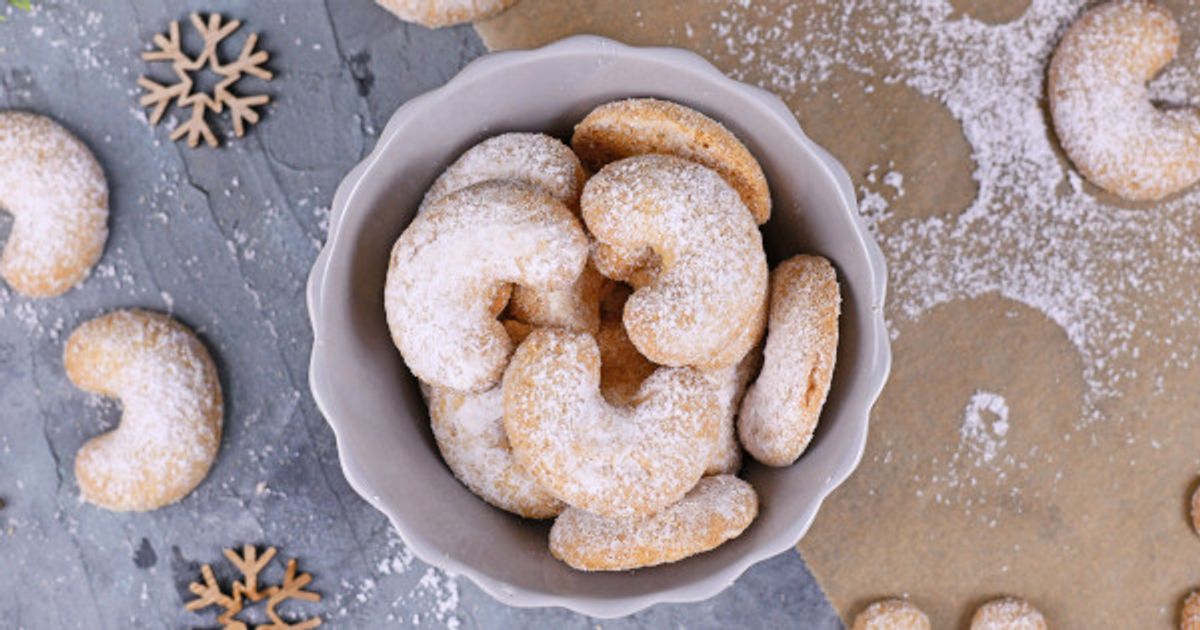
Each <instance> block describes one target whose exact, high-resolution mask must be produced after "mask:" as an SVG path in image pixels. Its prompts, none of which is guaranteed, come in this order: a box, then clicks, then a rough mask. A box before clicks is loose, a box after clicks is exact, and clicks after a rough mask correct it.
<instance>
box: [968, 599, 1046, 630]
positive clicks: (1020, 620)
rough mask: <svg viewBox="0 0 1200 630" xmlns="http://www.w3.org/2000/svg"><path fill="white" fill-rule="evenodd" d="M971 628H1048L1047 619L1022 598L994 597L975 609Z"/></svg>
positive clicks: (1018, 629) (1002, 629) (997, 629)
mask: <svg viewBox="0 0 1200 630" xmlns="http://www.w3.org/2000/svg"><path fill="white" fill-rule="evenodd" d="M971 630H1046V619H1045V618H1044V617H1042V613H1040V612H1038V611H1037V609H1036V608H1034V607H1033V606H1030V605H1029V602H1026V601H1025V600H1022V599H1017V598H1015V597H1002V598H1000V599H994V600H992V601H990V602H988V603H986V604H984V605H982V606H980V607H979V609H978V610H976V611H975V616H973V617H971Z"/></svg>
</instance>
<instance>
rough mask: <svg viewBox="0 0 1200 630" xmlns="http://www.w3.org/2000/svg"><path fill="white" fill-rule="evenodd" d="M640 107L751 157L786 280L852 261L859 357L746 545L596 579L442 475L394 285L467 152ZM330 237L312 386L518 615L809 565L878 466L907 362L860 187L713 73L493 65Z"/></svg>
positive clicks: (428, 115)
mask: <svg viewBox="0 0 1200 630" xmlns="http://www.w3.org/2000/svg"><path fill="white" fill-rule="evenodd" d="M634 96H655V97H659V98H665V99H669V100H673V101H678V102H681V103H685V104H687V105H690V106H692V107H694V108H696V109H698V110H700V111H702V112H705V113H707V114H709V115H710V116H712V117H713V118H716V119H717V120H719V121H721V122H723V123H724V124H725V125H726V126H727V127H729V128H730V129H731V130H732V131H733V132H734V133H736V134H737V136H738V137H739V138H741V139H742V140H743V141H744V142H745V143H746V145H747V146H749V148H750V150H751V151H753V153H754V154H755V155H756V156H757V157H758V159H759V160H760V162H761V163H762V166H763V170H764V171H765V172H766V174H767V178H768V180H769V182H770V185H771V192H772V195H773V197H774V212H773V217H772V219H771V221H770V222H769V223H768V224H767V225H766V226H764V228H763V233H764V241H765V244H766V247H767V252H768V255H769V256H770V258H771V260H772V261H773V262H777V261H779V260H782V259H784V258H787V257H789V256H791V255H793V254H796V253H799V252H805V253H814V254H821V255H823V256H826V257H828V258H829V259H830V260H832V261H833V263H834V265H835V266H836V267H837V269H838V273H839V277H840V280H841V283H842V292H843V300H844V303H843V314H842V319H841V331H842V332H841V343H840V347H839V349H838V360H837V367H836V370H835V374H834V381H833V387H832V389H831V391H830V394H829V401H828V403H827V404H826V407H825V410H824V413H823V415H822V420H821V424H820V426H819V428H818V430H817V434H816V437H815V439H814V440H813V442H812V445H811V446H810V447H809V448H808V451H807V452H806V453H805V454H804V456H803V457H801V459H800V461H798V462H797V463H796V464H795V465H793V466H791V467H788V468H776V469H772V468H767V467H763V466H759V465H757V464H754V463H750V464H749V465H747V467H746V469H745V470H744V471H743V475H742V476H743V477H744V478H745V479H747V480H748V481H749V482H750V483H752V484H753V485H754V487H755V489H756V490H757V491H758V493H759V496H760V498H761V505H762V508H761V512H760V514H759V517H758V520H757V521H755V522H754V524H753V525H752V526H751V527H750V528H749V529H748V530H747V531H746V532H745V533H744V534H743V535H742V536H741V537H739V538H737V539H736V540H733V541H731V542H729V543H727V544H725V545H723V546H721V547H719V548H718V549H716V550H714V551H711V552H709V553H705V554H701V555H699V556H696V557H693V558H689V559H687V560H684V561H682V562H678V563H675V564H670V565H665V566H660V567H654V568H649V569H641V570H638V571H632V572H625V573H583V572H579V571H574V570H572V569H570V568H568V567H567V566H566V565H564V564H563V563H561V562H559V561H557V560H555V559H554V558H553V557H552V556H551V555H550V552H549V550H548V549H547V546H546V540H547V532H548V530H549V523H548V522H546V523H537V522H531V521H523V520H522V519H520V518H517V517H514V516H512V515H509V514H507V513H504V512H502V511H500V510H497V509H494V508H492V507H490V506H488V505H487V504H485V503H484V502H483V501H481V500H479V499H477V498H476V497H475V496H474V495H472V494H471V493H470V492H469V491H467V490H466V489H465V488H464V487H463V486H461V485H460V484H459V483H458V481H456V480H455V478H454V477H453V476H452V475H451V473H450V471H449V470H448V469H447V468H446V466H445V465H444V464H443V463H442V460H441V458H440V457H439V455H438V451H437V448H436V447H435V445H434V442H433V438H432V436H431V434H430V430H429V422H428V416H427V412H426V409H425V406H424V403H423V402H422V400H421V396H420V394H419V392H418V389H417V386H416V382H415V380H414V378H413V376H412V375H411V374H410V373H409V371H408V369H407V368H406V367H405V366H404V363H403V361H402V360H401V358H400V353H399V352H397V351H396V350H395V348H394V347H393V346H392V343H391V341H390V337H389V335H388V328H387V324H386V321H385V317H384V309H383V285H384V277H385V274H386V268H387V263H388V254H389V251H390V249H391V246H392V243H393V241H395V239H396V238H397V237H398V236H399V234H400V233H401V232H402V231H403V230H404V228H405V226H406V225H407V224H408V222H409V221H410V220H411V219H412V217H413V214H414V212H415V209H416V207H417V204H418V202H419V200H420V199H421V196H422V195H423V193H424V192H425V189H426V187H428V186H429V184H430V183H431V182H432V181H433V179H434V178H435V177H436V176H437V174H438V173H439V172H440V171H441V170H442V169H443V168H445V166H446V165H447V164H448V163H449V162H451V161H452V160H453V159H454V158H456V157H457V156H458V155H459V154H460V153H461V152H462V151H464V150H466V149H467V148H468V147H470V146H472V145H473V144H475V143H476V142H479V141H480V140H483V139H484V138H487V137H489V136H492V135H495V134H498V133H502V132H506V131H544V132H547V133H550V134H553V135H556V136H558V137H560V138H569V136H570V132H571V129H572V126H573V125H574V123H575V122H577V121H579V120H580V119H582V118H583V116H584V115H585V114H586V113H587V112H588V111H590V110H591V109H592V108H593V107H595V106H596V105H599V104H601V103H605V102H608V101H611V100H614V99H620V98H626V97H634ZM330 223H331V225H330V230H329V238H328V241H327V242H326V244H325V248H324V249H323V250H322V251H321V254H320V256H318V258H317V261H316V263H315V264H314V265H313V269H312V274H311V276H310V278H309V285H308V308H309V313H310V316H311V318H312V325H313V334H314V338H315V339H314V344H313V351H312V363H311V366H310V374H309V378H310V381H311V385H312V390H313V396H314V398H315V399H316V402H317V404H318V406H319V407H320V408H321V411H322V412H323V413H324V414H325V417H326V419H327V420H328V422H329V424H330V426H332V427H333V430H334V433H335V434H336V435H337V441H338V452H339V455H340V457H341V462H342V468H343V470H344V471H345V474H346V478H347V479H348V480H349V482H350V485H351V486H352V487H354V489H355V490H356V491H358V493H359V494H361V495H362V496H363V497H364V498H366V500H367V501H369V502H370V503H371V504H372V505H374V506H375V507H376V508H378V509H379V510H380V511H382V512H383V513H385V514H387V516H388V517H389V518H390V519H391V521H392V523H393V524H394V525H395V527H396V529H397V530H398V531H399V533H400V535H401V536H402V537H403V539H404V541H405V542H406V543H407V544H408V545H409V547H411V548H412V550H413V552H414V553H415V554H416V555H417V556H418V557H419V558H421V559H422V560H424V561H425V562H427V563H429V564H432V565H435V566H438V567H441V568H443V569H447V570H450V571H453V572H455V573H459V574H462V575H465V576H467V577H468V578H470V579H471V580H473V581H474V582H475V583H476V584H478V585H479V586H480V587H481V588H482V589H483V590H485V591H487V592H488V593H490V594H491V595H492V596H493V597H495V598H496V599H498V600H500V601H502V602H504V603H506V604H510V605H513V606H562V607H565V608H569V609H571V610H575V611H578V612H580V613H584V614H588V615H592V616H595V617H616V616H620V615H626V614H630V613H633V612H635V611H637V610H640V609H643V608H646V607H648V606H651V605H653V604H657V603H662V602H687V601H698V600H703V599H706V598H709V597H711V596H713V595H715V594H717V593H718V592H720V591H721V590H722V589H724V588H725V587H727V586H729V585H730V584H732V583H733V581H734V580H735V579H737V577H738V576H739V575H741V574H742V572H744V571H745V570H746V569H747V568H748V567H750V566H751V565H753V564H754V563H756V562H760V561H762V560H765V559H767V558H770V557H772V556H775V555H777V554H780V553H782V552H785V551H789V550H791V549H792V548H793V547H794V546H795V545H796V543H797V542H798V541H799V540H800V538H801V537H802V536H803V535H804V533H805V532H806V531H807V530H808V527H809V525H811V523H812V521H813V518H814V517H815V516H816V513H817V509H818V508H819V507H820V505H821V502H822V500H824V498H825V497H826V496H828V495H829V493H830V492H832V491H833V489H834V488H836V487H837V486H838V485H839V484H841V483H842V481H843V480H845V479H846V477H848V476H849V475H850V473H851V471H853V470H854V468H855V467H856V466H857V465H858V462H859V460H860V459H861V457H862V453H863V448H864V446H865V444H866V438H867V421H868V415H869V412H870V409H871V406H872V405H873V404H874V402H875V399H876V398H877V397H878V395H879V392H880V390H881V389H882V388H883V383H884V381H885V380H886V378H887V373H888V369H889V365H890V360H891V357H890V350H889V346H888V337H887V332H886V330H885V327H884V322H883V315H882V308H883V300H884V285H885V279H886V272H885V269H884V261H883V257H882V255H881V254H880V251H879V248H878V247H877V246H876V244H875V242H874V241H873V240H872V238H871V236H870V235H869V234H868V233H867V231H866V230H865V228H864V226H863V225H862V223H861V221H860V219H859V217H858V213H857V209H856V205H855V198H854V193H853V189H852V187H851V184H850V179H849V177H848V176H847V175H846V172H845V170H844V169H843V168H842V166H841V165H840V164H838V163H837V161H836V160H834V159H833V158H832V157H831V156H830V155H829V154H828V153H827V152H826V151H825V150H823V149H822V148H821V147H819V146H817V145H816V144H814V143H813V142H812V141H811V140H809V139H808V137H806V136H805V135H804V132H803V131H801V129H800V125H799V124H797V122H796V120H795V118H794V117H793V116H792V114H791V112H790V111H788V109H787V107H786V106H785V105H784V104H783V102H782V101H780V100H779V99H778V98H777V97H775V96H774V95H772V94H769V93H767V92H765V91H763V90H760V89H758V88H755V87H751V86H748V85H745V84H743V83H739V82H737V81H734V80H732V79H729V78H727V77H726V76H724V75H723V74H721V72H720V71H718V70H717V69H716V68H715V67H713V66H712V65H710V64H709V63H708V62H707V61H705V60H704V59H702V58H701V57H699V56H697V55H695V54H693V53H690V52H686V51H683V50H677V49H667V48H632V47H628V46H625V45H622V44H619V43H616V42H613V41H611V40H607V39H603V38H599V37H592V36H579V37H572V38H569V39H566V40H563V41H561V42H558V43H555V44H552V45H550V46H546V47H544V48H540V49H537V50H531V51H520V52H503V53H496V54H491V55H487V56H485V57H482V58H481V59H479V60H477V61H475V62H473V63H471V64H470V65H468V66H467V67H466V68H465V69H463V71H462V72H460V73H459V74H458V76H456V77H455V78H454V79H452V80H451V81H450V82H449V83H447V84H446V85H445V86H443V87H441V88H438V89H436V90H434V91H432V92H429V93H428V94H425V95H423V96H420V97H418V98H414V99H412V100H411V101H409V102H408V103H406V104H405V105H404V106H403V107H401V108H400V109H399V110H397V111H396V113H395V115H393V116H392V119H391V121H390V122H389V123H388V125H387V128H386V129H385V130H384V132H383V135H382V136H381V137H380V139H379V143H378V145H377V146H376V147H375V150H374V151H373V152H372V153H371V155H370V156H368V157H367V158H366V159H365V160H363V162H362V163H360V164H359V165H358V166H357V167H355V168H354V170H352V171H351V172H350V173H349V174H348V175H347V176H346V178H345V180H344V181H343V182H342V184H341V186H340V187H339V188H338V191H337V195H336V197H335V198H334V203H333V210H332V217H331V219H330Z"/></svg>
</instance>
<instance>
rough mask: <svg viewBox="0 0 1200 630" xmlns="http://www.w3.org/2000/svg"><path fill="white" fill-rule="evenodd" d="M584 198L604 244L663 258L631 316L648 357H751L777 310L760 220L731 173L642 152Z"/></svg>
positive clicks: (697, 361) (707, 361)
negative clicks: (771, 301) (729, 178)
mask: <svg viewBox="0 0 1200 630" xmlns="http://www.w3.org/2000/svg"><path fill="white" fill-rule="evenodd" d="M580 205H581V207H582V213H583V219H584V222H585V223H586V224H587V227H588V229H589V230H590V231H591V233H592V234H593V235H594V236H595V237H596V240H597V242H598V243H599V244H600V246H601V247H603V246H613V247H617V248H620V249H623V250H626V251H632V252H644V251H647V250H650V251H653V252H654V253H655V254H656V255H657V259H658V261H659V267H660V268H659V270H658V272H657V273H655V274H654V277H653V279H652V280H651V281H650V282H648V283H647V284H644V285H643V286H640V287H638V288H637V289H636V290H635V291H634V293H633V295H632V296H631V297H630V298H629V300H628V302H626V303H625V310H624V316H623V320H624V323H625V329H626V331H628V334H629V338H630V339H631V340H632V341H633V343H634V345H635V346H637V348H638V350H639V351H641V353H642V354H644V355H645V356H646V358H648V359H650V360H651V361H653V362H655V363H658V364H661V365H670V366H684V365H691V366H697V367H700V368H702V369H718V368H723V367H728V366H730V365H734V364H736V363H737V362H738V361H740V360H741V359H742V357H744V356H746V353H747V352H748V351H749V350H750V348H751V347H753V345H754V343H755V339H756V337H757V332H758V327H759V326H761V324H762V321H763V320H762V313H763V311H765V309H766V307H767V306H766V305H767V277H768V276H767V263H766V255H765V253H764V252H763V245H762V235H761V234H759V231H758V227H757V226H756V225H755V224H754V221H753V220H752V219H751V218H750V215H749V214H748V213H747V212H746V207H745V204H743V203H742V201H741V199H740V198H739V197H738V195H737V193H736V192H734V190H733V189H732V188H730V187H729V184H727V183H725V180H723V179H721V178H720V177H719V176H718V175H717V174H716V173H715V172H713V171H712V170H709V169H707V168H705V167H703V166H700V165H698V164H695V163H693V162H688V161H687V160H683V159H680V158H676V157H671V156H666V155H644V156H638V157H632V158H627V159H624V160H621V161H619V162H613V163H612V164H609V165H608V166H606V167H604V169H603V170H601V171H600V172H599V173H597V174H596V175H595V176H594V177H592V178H591V179H590V180H588V183H587V185H586V186H584V190H583V198H582V201H581V204H580ZM594 260H595V259H594ZM597 268H598V269H599V270H600V272H601V273H604V271H605V270H604V269H603V268H601V267H600V266H599V265H597ZM618 279H619V278H618Z"/></svg>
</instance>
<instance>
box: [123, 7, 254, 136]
mask: <svg viewBox="0 0 1200 630" xmlns="http://www.w3.org/2000/svg"><path fill="white" fill-rule="evenodd" d="M191 19H192V26H193V27H195V29H196V31H197V32H199V33H200V36H201V37H202V38H203V41H204V47H203V48H202V49H201V51H200V54H199V55H198V56H196V57H195V58H193V57H192V56H190V55H188V54H187V53H186V52H184V50H183V43H182V40H181V39H180V37H179V22H171V26H170V28H169V30H168V31H167V34H166V35H163V34H162V33H159V34H158V35H155V36H154V44H155V45H156V46H158V49H156V50H150V51H147V52H144V53H142V59H145V60H146V61H168V62H170V63H171V68H172V70H173V71H174V72H175V76H176V78H177V81H176V82H175V83H171V84H168V85H163V84H160V83H157V82H155V81H152V80H151V79H149V78H147V77H145V76H141V77H138V85H140V86H142V88H143V89H145V90H146V92H147V93H146V94H145V95H143V96H142V98H141V104H142V106H143V107H153V108H154V110H153V111H152V112H151V113H150V124H151V125H157V124H158V122H159V121H160V120H162V117H163V114H164V113H166V111H167V108H168V107H169V106H170V105H171V103H172V102H174V103H175V104H176V106H178V107H180V108H183V109H190V110H191V115H190V116H189V118H188V120H187V121H186V122H184V123H182V124H180V125H179V126H178V127H176V128H175V130H174V131H172V132H171V139H172V140H179V139H180V138H182V137H184V136H185V135H186V136H187V143H188V146H190V147H194V146H196V145H197V144H199V142H200V138H204V141H205V142H207V143H208V145H209V146H213V147H215V146H217V137H216V135H214V134H213V132H212V128H211V127H209V125H208V120H207V117H206V115H207V113H208V112H210V111H211V112H213V113H214V114H220V113H222V112H223V111H225V108H226V107H228V108H229V115H230V118H232V120H233V132H234V135H236V136H237V137H239V138H240V137H242V135H243V134H245V132H246V127H245V125H246V123H250V124H254V123H256V122H258V119H259V115H258V112H256V111H255V110H254V108H255V107H259V106H262V105H266V104H267V103H269V102H271V97H270V96H267V95H266V94H253V95H249V96H237V95H235V94H234V93H233V92H232V91H231V89H232V88H233V85H234V84H235V83H237V82H238V81H239V80H240V79H241V78H242V77H243V76H245V75H251V76H255V77H258V78H260V79H262V80H264V81H269V80H270V79H271V77H272V76H273V75H272V74H271V71H269V70H267V69H266V68H263V64H265V63H266V62H267V60H268V59H270V58H271V56H270V54H268V53H267V52H266V51H262V50H255V47H256V46H257V45H258V34H257V33H252V34H250V36H249V37H247V38H246V43H245V44H244V45H243V46H242V52H241V54H239V55H238V57H237V59H235V60H234V61H232V62H230V63H222V62H221V56H220V54H219V53H218V52H217V47H218V46H219V45H220V44H221V42H222V41H224V40H225V39H226V38H227V37H229V36H230V35H232V34H233V32H234V31H236V30H237V29H238V27H239V26H241V25H242V23H241V22H240V21H238V20H233V21H231V22H225V23H222V21H223V18H222V17H221V16H220V15H219V14H216V13H212V14H210V15H209V16H208V21H207V22H206V21H205V20H204V19H203V18H201V17H200V14H198V13H193V14H192V17H191ZM192 72H212V73H214V74H216V75H217V76H219V77H221V81H220V82H219V83H217V85H216V87H215V88H214V89H213V93H212V94H209V93H207V92H204V91H200V90H197V89H196V85H195V82H194V81H193V80H192V77H191V74H190V73H192Z"/></svg>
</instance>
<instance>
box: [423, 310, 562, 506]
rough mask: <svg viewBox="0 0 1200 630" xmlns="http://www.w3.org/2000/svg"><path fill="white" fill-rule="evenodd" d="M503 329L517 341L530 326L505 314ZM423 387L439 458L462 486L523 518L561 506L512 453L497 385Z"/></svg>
mask: <svg viewBox="0 0 1200 630" xmlns="http://www.w3.org/2000/svg"><path fill="white" fill-rule="evenodd" d="M504 329H505V330H506V331H507V332H508V335H509V337H510V338H512V340H513V343H517V344H519V343H521V341H522V340H524V339H525V337H527V336H529V333H530V332H532V329H531V328H530V327H529V326H527V325H525V324H522V323H521V322H517V321H515V320H505V321H504ZM423 391H424V393H425V398H426V401H427V404H428V405H429V421H430V425H431V428H432V429H433V438H434V440H435V441H436V442H437V445H438V450H439V451H441V453H442V459H443V460H445V462H446V465H447V466H449V467H450V470H451V471H452V472H453V473H454V476H455V477H457V478H458V480H459V481H461V482H462V484H463V485H464V486H466V487H467V489H469V490H470V491H471V492H474V493H475V495H476V496H478V497H479V498H481V499H483V500H484V501H487V502H488V503H490V504H491V505H494V506H496V507H498V508H500V509H502V510H506V511H508V512H512V513H513V514H517V515H518V516H523V517H525V518H534V519H540V518H552V517H554V516H557V515H558V513H559V512H562V509H563V504H562V502H561V501H559V500H558V499H556V498H554V497H553V496H551V495H550V494H549V493H547V492H546V491H545V490H543V489H542V488H541V486H539V485H538V484H537V482H536V481H534V479H533V477H531V476H529V473H527V472H525V470H524V469H523V468H521V467H520V465H518V464H517V463H516V461H515V460H514V459H513V456H512V451H511V450H510V449H509V447H508V437H507V436H506V435H505V434H504V393H503V391H502V389H501V387H500V386H496V387H493V388H491V389H489V390H487V391H486V392H483V393H480V394H471V393H464V392H456V391H454V390H452V389H446V388H444V387H430V386H427V385H426V386H425V387H424V388H423Z"/></svg>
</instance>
